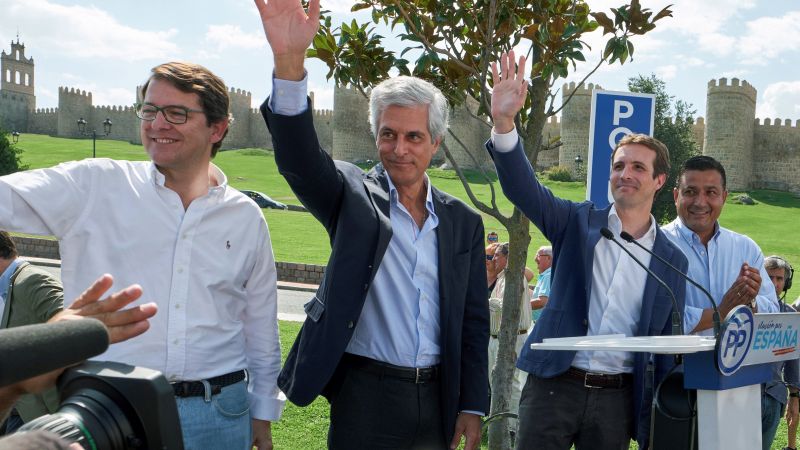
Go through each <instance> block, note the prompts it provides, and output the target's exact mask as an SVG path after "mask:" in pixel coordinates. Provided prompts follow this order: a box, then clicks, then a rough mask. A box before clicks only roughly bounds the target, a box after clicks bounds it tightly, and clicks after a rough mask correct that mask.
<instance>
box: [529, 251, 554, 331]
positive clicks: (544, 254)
mask: <svg viewBox="0 0 800 450" xmlns="http://www.w3.org/2000/svg"><path fill="white" fill-rule="evenodd" d="M552 265H553V247H551V246H549V245H543V246H541V247H539V250H537V251H536V269H537V270H538V271H539V278H538V279H537V280H536V287H534V288H533V294H532V295H531V314H532V316H531V319H532V320H533V322H534V324H536V321H537V320H539V317H540V316H541V315H542V308H544V307H545V305H547V299H548V298H549V297H550V268H551V267H552Z"/></svg>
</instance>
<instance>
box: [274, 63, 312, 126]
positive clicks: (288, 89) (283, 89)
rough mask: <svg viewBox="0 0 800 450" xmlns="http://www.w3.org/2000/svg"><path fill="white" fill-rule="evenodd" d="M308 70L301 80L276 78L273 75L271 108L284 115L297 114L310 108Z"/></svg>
mask: <svg viewBox="0 0 800 450" xmlns="http://www.w3.org/2000/svg"><path fill="white" fill-rule="evenodd" d="M307 96H308V72H306V73H305V75H304V76H303V79H302V80H300V81H289V80H281V79H279V78H275V74H273V75H272V95H271V96H270V98H269V109H271V110H272V112H274V113H276V114H280V115H283V116H296V115H298V114H300V113H303V112H305V111H306V109H308V102H307V101H306V97H307Z"/></svg>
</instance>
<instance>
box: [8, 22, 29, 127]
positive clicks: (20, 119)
mask: <svg viewBox="0 0 800 450" xmlns="http://www.w3.org/2000/svg"><path fill="white" fill-rule="evenodd" d="M33 67H34V66H33V58H26V57H25V44H21V43H20V42H19V36H17V42H14V41H12V42H11V53H6V52H5V50H3V52H2V53H0V92H2V102H0V103H1V104H0V126H3V127H4V128H7V129H9V130H18V131H27V129H28V116H29V114H30V113H31V112H32V111H33V110H35V109H36V96H35V95H34V89H33V88H34V84H33V81H34V79H33Z"/></svg>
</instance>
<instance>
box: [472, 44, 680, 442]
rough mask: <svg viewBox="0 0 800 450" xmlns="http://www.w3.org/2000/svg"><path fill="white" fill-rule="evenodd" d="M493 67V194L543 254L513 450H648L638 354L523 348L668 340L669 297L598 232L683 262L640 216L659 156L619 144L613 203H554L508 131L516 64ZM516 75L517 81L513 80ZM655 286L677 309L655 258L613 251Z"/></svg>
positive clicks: (661, 163) (656, 177) (643, 144)
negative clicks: (527, 228)
mask: <svg viewBox="0 0 800 450" xmlns="http://www.w3.org/2000/svg"><path fill="white" fill-rule="evenodd" d="M501 62H502V68H503V70H502V73H498V71H497V68H496V66H495V67H494V78H495V83H494V91H493V93H492V116H493V119H494V129H493V131H492V139H491V141H490V142H489V143H487V147H488V149H489V152H490V154H491V155H492V158H494V162H495V165H496V167H497V174H498V177H499V179H500V184H501V185H502V187H503V192H504V193H505V195H506V196H507V197H508V198H509V200H511V202H512V203H514V205H516V206H517V207H518V208H520V209H521V210H522V211H523V212H524V213H525V215H526V216H528V218H530V219H531V221H532V222H533V223H534V224H536V226H537V227H538V228H539V229H540V230H541V231H542V234H544V236H545V237H546V238H547V239H548V240H549V241H550V242H551V243H552V245H553V265H552V273H553V275H552V281H551V292H550V297H549V301H548V303H547V306H546V307H545V308H544V310H543V312H542V315H541V317H540V318H539V320H537V321H536V326H535V327H534V328H533V333H532V334H531V336H530V337H529V338H528V341H527V342H526V343H525V344H526V345H525V346H523V350H522V352H521V354H520V357H519V359H518V360H517V367H518V368H520V369H521V370H524V371H526V372H528V373H529V376H528V381H527V382H526V384H525V387H524V389H523V392H522V398H521V400H520V409H519V411H520V417H519V434H518V437H517V448H518V449H532V448H536V449H569V448H570V446H571V445H572V444H574V445H575V448H576V449H578V450H581V449H588V448H591V449H627V448H628V447H629V444H630V438H632V437H635V438H636V439H637V440H638V441H639V444H640V446H642V447H643V448H646V447H647V443H648V434H649V422H650V404H651V401H652V394H649V395H648V393H647V389H646V386H648V385H649V383H646V382H645V375H646V369H647V364H648V362H649V360H650V359H651V356H650V355H649V354H646V353H624V352H591V351H581V352H573V351H547V350H532V349H531V348H530V344H531V343H534V342H542V340H543V339H547V338H554V337H568V336H586V335H601V334H624V335H626V336H656V335H667V334H671V333H672V329H671V328H672V327H671V322H670V316H671V312H672V310H673V306H672V300H671V297H670V296H669V294H668V292H667V291H666V290H665V289H664V288H663V287H661V286H660V285H659V284H658V283H657V281H655V280H654V279H652V277H649V276H648V275H647V273H646V272H645V271H644V270H642V269H641V268H640V267H638V266H637V265H636V264H635V263H634V262H633V260H632V259H631V258H630V257H629V256H628V255H626V254H625V253H624V252H623V251H622V250H621V249H620V248H619V247H618V246H617V245H616V244H614V243H613V242H610V241H609V240H607V239H603V238H602V237H601V233H600V230H601V229H602V228H608V229H610V230H611V231H612V232H613V233H614V234H615V235H619V233H620V232H621V231H626V232H628V233H630V234H631V235H632V236H633V237H634V238H636V239H637V241H639V243H641V244H643V245H644V246H646V247H649V248H650V249H651V250H652V251H653V252H655V253H656V254H658V255H660V256H661V257H663V258H665V259H666V260H668V261H670V262H671V263H672V264H673V265H674V266H676V267H677V268H679V269H680V270H681V271H683V272H684V273H685V272H686V267H687V261H686V257H685V256H684V255H683V253H681V251H680V250H679V249H678V248H676V247H675V246H674V245H673V244H672V243H671V241H670V240H669V239H668V238H667V237H666V235H665V234H664V233H663V232H662V231H661V230H660V228H659V226H658V224H657V223H655V219H654V218H653V216H652V215H651V214H650V209H651V207H652V204H653V199H654V196H655V194H656V193H657V192H658V190H659V189H660V188H661V187H662V186H663V185H664V182H665V180H666V177H667V175H668V174H669V152H668V150H667V148H666V147H665V146H664V145H663V144H662V143H661V142H659V141H657V140H656V139H653V138H651V137H649V136H644V135H630V136H626V137H624V138H623V139H622V140H621V141H620V142H619V144H618V145H617V147H616V149H615V150H614V152H613V153H612V164H611V175H610V184H611V191H612V195H613V197H614V203H613V204H612V205H611V206H609V207H607V208H603V209H598V208H595V206H594V204H592V203H591V202H583V203H574V202H571V201H568V200H564V199H561V198H558V197H556V196H554V195H553V193H552V192H550V190H549V189H547V188H546V187H544V186H542V185H541V184H539V182H538V180H537V179H536V176H535V174H534V172H533V169H532V168H531V165H530V163H529V162H528V160H527V157H526V156H525V153H524V151H523V149H522V145H521V143H520V141H519V139H518V137H517V133H516V130H515V127H514V122H513V120H514V116H515V115H516V114H517V112H518V111H519V110H520V108H521V107H522V105H523V103H524V101H525V97H526V95H527V90H526V86H527V83H526V82H525V80H524V78H523V76H524V70H525V69H524V67H525V59H524V58H520V61H519V63H518V66H517V67H518V69H517V70H515V69H514V65H515V60H514V55H513V53H511V54H509V55H503V57H502V58H501ZM515 72H516V73H515ZM622 245H624V246H626V247H627V248H628V249H629V250H631V251H632V252H633V253H634V254H635V255H637V257H638V258H639V259H641V260H642V261H643V263H644V264H645V265H648V264H649V268H650V269H651V270H652V271H653V272H654V273H656V274H657V275H658V276H659V277H660V278H661V279H663V280H664V281H665V282H666V284H667V285H668V286H670V288H671V290H672V291H674V293H675V296H676V297H677V301H678V305H679V306H678V307H679V309H680V310H681V311H682V310H683V304H684V293H685V283H684V281H683V280H682V279H681V278H679V277H678V275H676V274H675V273H674V272H672V271H670V270H669V269H667V268H666V267H665V266H664V265H663V264H661V263H660V262H659V261H658V260H656V259H655V258H652V259H651V257H650V255H649V254H647V253H645V252H643V251H641V249H639V248H638V247H635V246H634V245H632V244H628V243H623V244H622ZM653 361H654V372H655V382H656V383H658V381H659V380H660V379H661V378H662V377H663V376H664V375H665V374H666V372H667V371H668V370H669V369H670V368H672V366H673V361H672V359H671V358H669V357H659V356H656V357H654V358H653Z"/></svg>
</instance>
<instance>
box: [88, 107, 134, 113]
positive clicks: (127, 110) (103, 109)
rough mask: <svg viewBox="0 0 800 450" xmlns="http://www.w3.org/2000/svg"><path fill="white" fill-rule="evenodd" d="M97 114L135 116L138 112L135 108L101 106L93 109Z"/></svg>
mask: <svg viewBox="0 0 800 450" xmlns="http://www.w3.org/2000/svg"><path fill="white" fill-rule="evenodd" d="M92 108H93V110H94V111H95V112H98V113H103V112H108V113H130V114H133V113H135V112H136V110H135V108H134V107H133V106H121V105H120V106H118V105H113V106H111V105H101V106H93V107H92Z"/></svg>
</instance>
